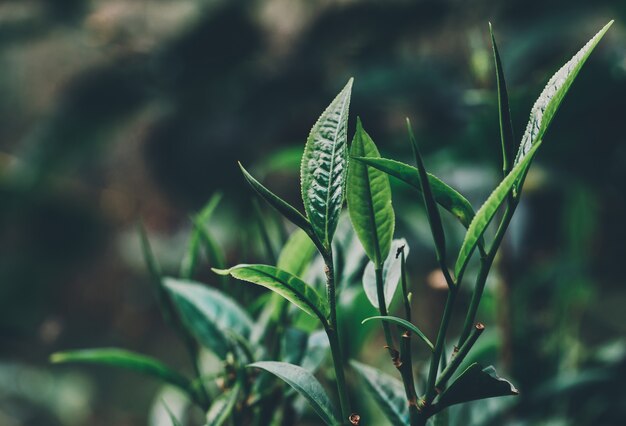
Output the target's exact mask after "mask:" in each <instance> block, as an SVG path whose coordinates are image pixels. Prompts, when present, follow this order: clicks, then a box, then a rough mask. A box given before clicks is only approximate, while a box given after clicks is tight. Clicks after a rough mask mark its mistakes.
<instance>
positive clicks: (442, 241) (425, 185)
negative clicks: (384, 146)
mask: <svg viewBox="0 0 626 426" xmlns="http://www.w3.org/2000/svg"><path fill="white" fill-rule="evenodd" d="M406 126H407V130H408V132H409V140H410V142H411V147H412V148H413V155H414V156H415V164H416V165H417V171H418V173H419V181H420V185H421V187H422V196H423V198H424V204H426V213H427V214H428V223H429V224H430V230H431V233H432V234H433V240H434V241H435V250H436V252H437V259H438V260H439V262H440V263H441V269H442V271H444V274H445V273H446V271H447V266H446V237H445V234H444V232H443V224H442V223H441V216H440V215H439V209H438V207H437V202H436V201H435V197H434V195H433V191H432V189H431V187H430V179H429V178H428V173H426V168H425V167H424V160H423V159H422V154H421V153H420V150H419V146H418V145H417V141H416V140H415V135H414V134H413V129H412V128H411V122H410V121H409V119H408V118H407V119H406ZM446 277H447V276H446ZM448 285H451V283H450V282H448Z"/></svg>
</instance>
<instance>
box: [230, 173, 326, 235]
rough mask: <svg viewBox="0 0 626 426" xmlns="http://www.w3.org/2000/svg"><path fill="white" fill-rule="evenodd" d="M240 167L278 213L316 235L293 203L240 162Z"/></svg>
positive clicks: (250, 182) (251, 184)
mask: <svg viewBox="0 0 626 426" xmlns="http://www.w3.org/2000/svg"><path fill="white" fill-rule="evenodd" d="M239 168H240V169H241V171H242V172H243V176H244V177H245V178H246V181H247V182H248V183H249V184H250V186H251V187H252V188H253V189H254V190H255V191H256V192H257V193H258V194H259V195H260V196H261V198H263V199H264V200H265V201H267V202H268V203H269V205H271V206H272V207H273V208H274V209H276V211H278V213H280V214H282V215H283V216H284V217H285V218H286V219H287V220H289V221H290V222H291V223H293V224H294V225H296V226H297V227H298V228H300V229H302V230H303V231H304V232H306V233H307V235H309V236H314V235H315V234H314V232H313V228H312V227H311V223H310V222H309V220H308V219H307V218H306V217H304V215H303V214H302V213H300V212H299V211H298V210H296V208H295V207H293V206H292V205H291V204H289V203H288V202H286V201H285V200H283V199H282V198H280V197H279V196H278V195H276V194H274V193H273V192H272V191H270V190H269V189H267V188H266V187H265V186H263V185H262V184H261V183H260V182H259V181H258V180H256V179H255V178H254V177H253V176H252V175H251V174H250V173H248V171H247V170H246V169H244V167H243V166H242V165H241V163H239Z"/></svg>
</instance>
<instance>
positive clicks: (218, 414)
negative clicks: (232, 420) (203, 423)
mask: <svg viewBox="0 0 626 426" xmlns="http://www.w3.org/2000/svg"><path fill="white" fill-rule="evenodd" d="M240 389H241V386H240V385H239V383H236V384H235V386H233V388H232V389H230V390H228V391H226V392H223V393H222V394H221V395H220V396H218V397H217V398H216V399H215V400H214V401H213V404H211V407H210V408H209V411H208V412H207V414H206V420H207V425H208V426H222V425H224V424H225V423H226V421H227V420H228V418H229V417H230V415H231V413H232V412H233V409H234V408H235V404H236V403H237V398H238V397H239V392H240Z"/></svg>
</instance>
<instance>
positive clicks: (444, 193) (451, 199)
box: [351, 157, 474, 228]
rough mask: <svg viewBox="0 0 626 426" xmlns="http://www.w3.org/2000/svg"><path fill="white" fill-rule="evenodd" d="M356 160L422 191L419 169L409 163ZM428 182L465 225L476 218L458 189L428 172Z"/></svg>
mask: <svg viewBox="0 0 626 426" xmlns="http://www.w3.org/2000/svg"><path fill="white" fill-rule="evenodd" d="M353 159H354V160H358V161H360V162H363V163H365V164H367V165H369V166H372V167H374V168H376V169H378V170H381V171H383V172H385V173H387V174H389V175H391V176H393V177H395V178H397V179H400V180H401V181H403V182H405V183H407V184H409V185H411V186H412V187H413V188H415V189H417V190H418V191H419V192H422V186H421V185H420V180H419V179H420V178H419V171H418V170H417V169H416V168H415V167H413V166H410V165H408V164H405V163H401V162H400V161H395V160H390V159H388V158H367V157H354V158H353ZM351 167H352V166H351ZM428 182H429V183H430V188H431V189H432V192H433V197H435V201H436V202H437V203H438V204H439V205H440V206H441V207H443V208H444V209H446V210H447V211H449V212H450V213H452V214H453V215H454V216H455V217H456V218H457V219H458V220H459V222H461V224H462V225H463V226H465V227H466V228H467V227H468V226H469V224H470V223H471V222H472V219H473V218H474V209H473V208H472V205H471V204H470V202H469V201H467V199H465V197H463V196H462V195H461V194H460V193H459V192H458V191H457V190H456V189H454V188H452V187H451V186H448V185H447V184H446V183H444V182H443V181H442V180H440V179H439V178H438V177H436V176H433V175H431V174H430V173H428Z"/></svg>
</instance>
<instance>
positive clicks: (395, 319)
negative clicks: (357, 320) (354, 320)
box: [361, 315, 435, 350]
mask: <svg viewBox="0 0 626 426" xmlns="http://www.w3.org/2000/svg"><path fill="white" fill-rule="evenodd" d="M375 319H379V320H381V321H387V322H391V323H393V324H396V325H399V326H400V327H402V328H404V329H405V330H407V331H410V332H411V333H415V334H416V335H417V337H419V338H420V339H422V340H423V341H424V343H426V344H427V345H428V347H429V348H430V350H434V349H435V347H434V346H433V344H432V342H431V341H430V340H428V337H426V335H425V334H424V333H422V330H420V329H419V328H417V326H416V325H415V324H413V323H410V322H408V321H407V320H405V319H402V318H398V317H394V316H390V315H386V316H383V315H376V316H373V317H369V318H365V319H364V320H363V321H362V322H361V324H365V323H366V322H368V321H371V320H375Z"/></svg>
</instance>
